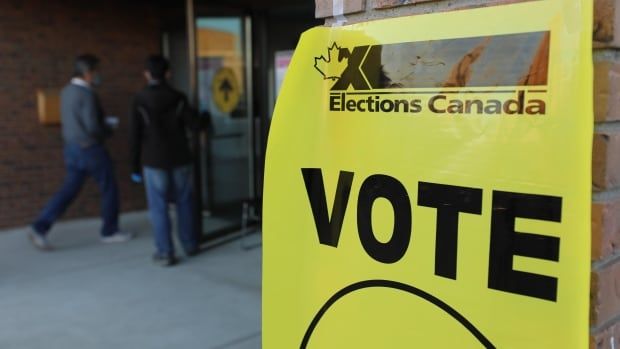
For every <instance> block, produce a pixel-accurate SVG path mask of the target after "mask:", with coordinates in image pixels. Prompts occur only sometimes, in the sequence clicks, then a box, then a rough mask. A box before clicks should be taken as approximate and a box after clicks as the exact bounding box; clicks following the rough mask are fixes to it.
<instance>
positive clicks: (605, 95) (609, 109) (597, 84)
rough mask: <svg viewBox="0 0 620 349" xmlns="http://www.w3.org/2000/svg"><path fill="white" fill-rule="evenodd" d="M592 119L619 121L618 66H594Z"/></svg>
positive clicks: (619, 92) (603, 64)
mask: <svg viewBox="0 0 620 349" xmlns="http://www.w3.org/2000/svg"><path fill="white" fill-rule="evenodd" d="M594 118H595V120H596V121H598V122H601V121H617V120H620V64H618V63H613V62H607V61H603V62H595V64H594Z"/></svg>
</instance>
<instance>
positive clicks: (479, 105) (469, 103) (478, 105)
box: [465, 99, 484, 114]
mask: <svg viewBox="0 0 620 349" xmlns="http://www.w3.org/2000/svg"><path fill="white" fill-rule="evenodd" d="M473 106H476V111H475V113H476V114H482V111H483V108H484V103H482V101H481V100H478V99H475V100H473V101H465V113H467V114H471V112H472V107H473Z"/></svg>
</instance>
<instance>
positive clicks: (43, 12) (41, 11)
mask: <svg viewBox="0 0 620 349" xmlns="http://www.w3.org/2000/svg"><path fill="white" fill-rule="evenodd" d="M153 8H154V7H153V5H152V4H149V3H148V2H139V3H138V2H126V1H120V0H111V1H106V2H96V3H92V4H90V3H89V5H88V6H86V5H84V3H82V2H80V1H68V0H62V1H45V0H29V1H4V2H0V33H2V40H1V41H0V61H1V62H2V65H0V76H2V86H0V109H2V111H3V112H2V113H1V114H0V148H1V149H2V152H0V205H1V208H0V228H2V227H9V226H16V225H22V224H26V223H29V221H30V220H32V219H33V217H34V216H35V215H36V214H37V213H38V211H39V210H40V209H41V208H42V206H43V205H44V204H45V202H46V201H47V200H48V199H49V198H50V196H51V195H52V194H53V193H54V192H55V191H56V190H58V186H59V185H60V184H61V183H62V180H63V176H64V166H63V163H62V141H61V137H60V129H59V128H57V127H43V126H41V125H39V124H38V122H37V116H36V99H35V91H36V89H38V88H46V87H55V88H59V87H62V86H63V85H64V84H66V83H67V82H68V80H69V78H70V75H71V71H72V61H73V58H74V56H75V55H77V54H79V53H83V52H92V53H94V54H97V55H99V56H100V57H101V58H102V73H103V74H104V76H105V82H106V84H104V85H103V86H102V88H101V90H100V92H101V93H100V94H101V98H102V101H103V104H104V108H105V109H106V111H107V113H108V114H110V115H118V116H121V117H124V116H125V115H126V114H127V110H128V108H129V104H130V101H131V96H132V95H133V94H134V93H135V91H136V89H138V88H139V87H140V86H141V85H142V77H141V74H140V72H141V71H142V69H143V60H144V58H145V57H146V56H147V55H148V54H150V53H153V52H157V51H158V50H159V40H160V24H159V20H158V18H159V16H158V14H157V13H156V12H155V11H153ZM137 18H138V19H140V20H136V19H137ZM132 72H135V73H132ZM127 127H128V125H127V122H126V118H123V123H122V124H121V129H120V130H119V132H118V134H117V135H116V136H115V137H114V138H113V139H112V140H110V142H109V144H108V146H109V149H110V153H111V154H112V157H113V159H114V161H115V163H116V170H117V177H118V180H119V186H120V190H121V195H122V199H123V200H122V209H123V210H136V209H142V208H144V194H143V192H142V190H141V188H140V187H138V186H132V185H131V184H130V182H129V180H128V173H129V164H128V161H127V154H126V153H127V152H126V150H127V140H126V135H127ZM84 189H85V190H84V191H83V192H82V194H81V195H80V197H79V198H78V199H77V201H76V202H75V204H74V205H73V206H72V207H71V208H70V210H69V211H68V212H67V215H66V217H67V218H70V217H78V216H96V215H98V214H99V200H100V199H99V194H98V190H97V188H96V186H95V185H94V184H93V183H92V182H89V184H88V185H87V186H86V187H85V188H84Z"/></svg>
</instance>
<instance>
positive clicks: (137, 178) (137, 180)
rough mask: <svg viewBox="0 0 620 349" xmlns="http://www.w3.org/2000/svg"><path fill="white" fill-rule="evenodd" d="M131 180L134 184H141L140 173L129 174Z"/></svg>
mask: <svg viewBox="0 0 620 349" xmlns="http://www.w3.org/2000/svg"><path fill="white" fill-rule="evenodd" d="M131 181H132V182H134V183H136V184H141V183H142V175H141V174H139V173H132V174H131Z"/></svg>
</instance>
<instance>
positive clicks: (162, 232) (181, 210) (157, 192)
mask: <svg viewBox="0 0 620 349" xmlns="http://www.w3.org/2000/svg"><path fill="white" fill-rule="evenodd" d="M144 183H145V186H146V196H147V200H148V204H149V214H150V216H151V223H152V224H153V231H154V236H155V247H156V248H157V253H158V254H159V255H160V256H168V257H171V256H174V243H173V242H172V234H171V230H172V227H171V223H170V216H169V214H168V198H172V201H173V202H174V203H175V205H176V210H177V221H178V226H177V228H178V234H179V240H180V241H181V244H182V245H183V249H184V250H185V251H186V252H192V251H194V250H195V249H196V248H197V246H198V243H197V241H196V234H195V231H194V205H193V201H192V200H193V199H192V166H181V167H175V168H173V169H172V170H163V169H158V168H153V167H145V168H144Z"/></svg>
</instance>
